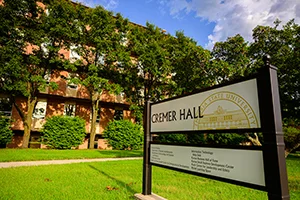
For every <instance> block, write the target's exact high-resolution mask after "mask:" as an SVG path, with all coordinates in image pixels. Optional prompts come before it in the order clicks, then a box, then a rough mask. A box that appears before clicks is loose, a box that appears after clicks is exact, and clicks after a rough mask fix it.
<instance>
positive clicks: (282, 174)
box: [136, 56, 290, 200]
mask: <svg viewBox="0 0 300 200" xmlns="http://www.w3.org/2000/svg"><path fill="white" fill-rule="evenodd" d="M269 59H270V58H269V56H266V57H265V58H264V61H265V66H264V67H263V68H261V69H260V70H259V72H258V73H257V74H255V75H253V76H251V77H247V78H245V79H244V80H242V81H239V82H237V81H235V82H228V83H225V84H223V85H219V86H215V87H212V88H207V89H204V90H201V91H200V92H198V93H193V94H189V95H185V96H181V97H175V98H171V99H168V100H164V101H161V102H156V103H150V102H146V105H145V112H144V134H145V135H144V162H143V191H142V194H143V195H144V196H149V195H150V196H151V195H153V194H152V165H156V166H159V167H164V168H168V169H172V170H176V171H181V172H185V173H189V174H194V175H199V176H203V177H207V178H212V179H215V180H220V181H224V182H228V183H233V184H237V185H241V186H245V187H249V188H254V189H258V190H262V191H266V192H267V193H268V199H269V200H288V199H290V196H289V190H288V179H287V171H286V162H285V150H284V137H283V131H282V120H281V110H280V98H279V90H278V81H277V68H276V67H274V66H272V65H270V61H269ZM250 83H251V84H252V85H251V84H250ZM254 83H255V85H253V84H254ZM223 87H224V88H223ZM241 87H242V89H241ZM249 87H251V88H252V89H253V88H255V89H254V90H252V92H250V93H249V92H248V90H247V89H246V88H249ZM230 88H232V91H234V90H235V89H234V88H239V91H240V90H243V91H244V92H243V94H244V95H245V96H247V98H250V97H253V98H250V102H252V104H253V105H254V107H255V111H254V110H253V109H252V107H251V106H250V104H248V103H247V101H246V100H245V99H243V97H242V96H239V94H236V95H234V94H235V93H233V92H231V91H230V90H231V89H230ZM223 90H224V92H222V91H223ZM245 91H247V92H245ZM254 91H256V92H254ZM212 93H213V94H214V95H211V94H212ZM200 94H201V95H202V96H203V95H204V96H205V95H208V94H209V95H211V96H209V97H211V98H209V97H207V98H206V97H205V98H206V99H205V100H204V101H203V102H204V103H201V106H199V107H195V102H198V101H199V99H201V95H200ZM197 95H198V96H197ZM199 95H200V96H199ZM184 98H185V99H184ZM203 98H204V97H203ZM221 98H224V99H222V100H223V101H225V100H227V101H228V102H229V101H231V103H237V102H239V104H238V103H237V104H236V105H237V106H240V108H241V112H244V114H245V115H248V123H250V119H252V121H251V123H253V124H256V125H255V126H253V127H249V128H245V126H242V127H241V128H232V129H231V128H229V129H228V128H225V129H224V128H220V129H206V128H204V129H202V128H200V129H194V130H191V129H190V130H188V131H186V130H185V129H186V128H188V129H189V126H186V125H184V126H181V125H180V126H178V123H181V122H178V120H186V119H187V118H190V119H195V118H197V121H196V122H198V123H199V122H200V123H201V122H202V120H203V119H204V118H205V115H204V118H202V116H201V115H200V114H202V111H200V109H202V108H204V109H205V108H206V107H207V106H208V105H210V104H205V102H208V103H210V102H214V101H217V100H219V99H221ZM226 98H227V99H226ZM207 99H208V100H207ZM253 99H254V100H253ZM173 100H174V101H173ZM255 101H257V104H256V103H255ZM182 102H184V103H182ZM186 102H194V103H192V105H188V106H192V107H186V109H183V108H180V110H179V111H178V110H170V107H177V104H180V105H181V106H182V105H183V104H189V103H186ZM253 102H254V103H253ZM218 105H219V104H218ZM256 105H257V106H256ZM152 106H154V107H152ZM219 107H220V106H219ZM220 108H221V107H220ZM152 109H153V110H154V109H156V113H155V112H154V111H153V110H152ZM161 109H162V110H161ZM176 109H177V108H176ZM197 109H198V110H197ZM220 111H222V110H220ZM152 112H154V113H152ZM210 112H211V111H210ZM231 112H232V111H231ZM178 113H179V115H178ZM255 113H259V114H257V115H259V118H257V119H256V121H255V120H253V118H254V117H253V115H254V114H255ZM200 116H201V119H200ZM239 116H241V115H239ZM151 117H152V119H153V120H152V121H151ZM181 118H182V119H181ZM224 118H225V117H224ZM209 119H217V118H216V117H215V118H213V117H210V118H209ZM230 119H231V118H230ZM194 122H195V121H194ZM151 123H162V126H161V124H159V125H157V124H154V125H153V127H151ZM164 123H165V124H166V126H165V124H164ZM170 124H172V125H171V126H170ZM221 124H225V122H224V123H221ZM155 126H156V129H155V128H154V127H155ZM174 126H175V128H174ZM205 127H206V126H205ZM162 130H163V131H162ZM164 130H166V131H164ZM151 131H153V132H151ZM195 132H197V133H199V134H203V133H212V134H213V133H234V132H235V133H240V134H241V133H249V132H256V133H257V132H261V133H262V134H263V141H264V143H263V146H262V147H245V146H244V147H241V146H235V147H231V146H222V147H221V146H217V145H202V146H201V145H200V146H192V147H191V145H188V144H182V145H180V146H179V145H176V144H161V143H154V142H152V141H151V140H152V138H151V134H154V133H155V134H163V133H186V134H189V133H195ZM151 145H152V146H153V148H151V147H152V146H151ZM160 148H161V149H163V150H162V153H160ZM205 148H207V149H208V150H210V151H211V155H212V154H216V156H218V155H219V156H220V155H221V154H222V153H220V152H223V153H224V152H228V153H226V154H222V155H223V158H224V156H225V158H226V159H227V160H228V162H231V163H236V161H239V162H240V160H237V159H235V160H234V158H235V157H234V158H233V156H231V155H232V154H235V155H237V156H244V155H251V156H252V158H251V159H253V161H255V162H253V163H254V165H253V166H254V167H251V168H248V169H252V174H253V175H254V174H256V172H258V171H259V174H261V175H256V176H255V177H253V178H255V179H252V177H251V175H250V177H249V176H247V177H244V176H243V177H242V176H241V174H240V173H241V172H238V173H237V172H236V171H235V172H232V174H230V173H229V175H230V176H224V175H223V174H222V173H221V172H220V171H219V170H221V171H222V167H220V166H222V163H218V162H219V161H218V160H216V162H217V163H218V164H220V165H218V167H215V168H214V169H212V168H210V169H212V170H215V171H214V173H211V172H207V171H205V170H204V168H206V169H209V168H208V167H203V164H201V165H199V166H198V164H197V163H198V161H195V159H196V160H198V159H199V158H200V159H204V157H203V156H204V155H203V154H202V155H200V157H198V153H197V152H200V154H201V152H202V153H203V152H205V151H206V150H203V149H205ZM222 148H223V149H224V150H222ZM166 149H168V150H166ZM186 149H188V150H186ZM178 152H180V153H178ZM183 152H184V155H185V157H189V158H191V159H194V160H190V161H189V160H185V163H183V161H182V160H183V159H182V155H183V154H182V153H183ZM189 152H196V153H194V154H193V153H192V154H190V155H189ZM150 153H153V158H152V156H151V155H150ZM206 153H210V152H208V151H206ZM154 156H155V157H154ZM205 156H206V158H209V155H205ZM207 156H208V157H207ZM158 157H159V158H158ZM244 157H245V156H244ZM178 158H179V159H178ZM210 158H213V157H210ZM219 158H220V157H219ZM172 159H173V160H172ZM174 159H175V160H174ZM215 159H217V157H216V158H215ZM243 159H244V158H243ZM212 160H214V159H212ZM245 161H247V160H244V162H245ZM251 161H252V160H250V161H249V162H251ZM189 162H190V165H189ZM213 162H214V161H213ZM221 162H225V161H224V160H222V161H221ZM213 164H214V163H212V164H211V165H213ZM249 164H251V163H249ZM209 165H210V164H209ZM214 166H217V165H214ZM226 166H227V165H226ZM248 166H250V165H247V166H246V165H244V167H243V165H239V164H237V167H239V169H240V170H245V167H248ZM251 166H252V165H251ZM234 168H235V167H234V166H232V169H234ZM253 169H255V170H253ZM136 197H137V196H136ZM151 197H153V196H151ZM138 199H147V198H143V197H140V196H139V198H138ZM154 199H161V198H154Z"/></svg>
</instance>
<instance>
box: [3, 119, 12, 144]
mask: <svg viewBox="0 0 300 200" xmlns="http://www.w3.org/2000/svg"><path fill="white" fill-rule="evenodd" d="M12 136H13V132H12V130H11V129H10V120H9V119H8V118H5V117H2V116H0V145H1V146H2V145H3V146H5V145H6V144H7V143H9V142H11V139H12Z"/></svg>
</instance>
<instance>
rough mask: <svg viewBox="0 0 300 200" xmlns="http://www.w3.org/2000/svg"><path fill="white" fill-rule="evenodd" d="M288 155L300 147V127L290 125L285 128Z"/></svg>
mask: <svg viewBox="0 0 300 200" xmlns="http://www.w3.org/2000/svg"><path fill="white" fill-rule="evenodd" d="M283 132H284V143H285V152H286V156H287V155H288V154H289V153H290V152H292V151H293V150H295V149H297V148H298V147H300V129H298V128H295V127H292V126H288V127H284V128H283Z"/></svg>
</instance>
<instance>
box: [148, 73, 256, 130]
mask: <svg viewBox="0 0 300 200" xmlns="http://www.w3.org/2000/svg"><path fill="white" fill-rule="evenodd" d="M150 117H151V118H150V123H151V126H150V127H151V130H150V132H152V133H155V132H172V131H193V130H194V131H198V130H226V129H253V128H260V127H261V122H260V114H259V103H258V93H257V80H256V79H250V80H247V81H243V82H239V83H236V84H232V85H228V86H224V87H221V88H216V89H212V90H209V91H205V92H200V93H197V94H192V95H189V96H185V97H181V98H177V99H172V100H169V101H164V102H160V103H159V104H152V105H151V114H150Z"/></svg>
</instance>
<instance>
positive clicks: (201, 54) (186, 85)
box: [168, 32, 214, 95]
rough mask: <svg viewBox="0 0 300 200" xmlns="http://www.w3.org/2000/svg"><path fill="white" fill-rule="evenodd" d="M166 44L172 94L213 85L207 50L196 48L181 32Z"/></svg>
mask: <svg viewBox="0 0 300 200" xmlns="http://www.w3.org/2000/svg"><path fill="white" fill-rule="evenodd" d="M168 42H169V45H168V50H169V51H170V58H169V59H170V62H171V66H172V77H171V80H172V81H174V84H173V85H172V86H173V87H172V88H171V90H172V93H173V94H175V95H181V94H184V93H187V92H192V91H194V90H196V89H200V88H205V87H208V86H211V85H212V84H213V83H214V79H213V77H211V74H212V73H211V72H212V68H211V67H210V66H211V65H210V63H209V62H210V59H211V55H210V52H209V51H208V50H204V49H203V48H202V47H201V46H197V43H196V42H195V41H194V40H193V39H191V38H189V37H187V36H185V35H184V33H183V32H176V37H169V40H168Z"/></svg>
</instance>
